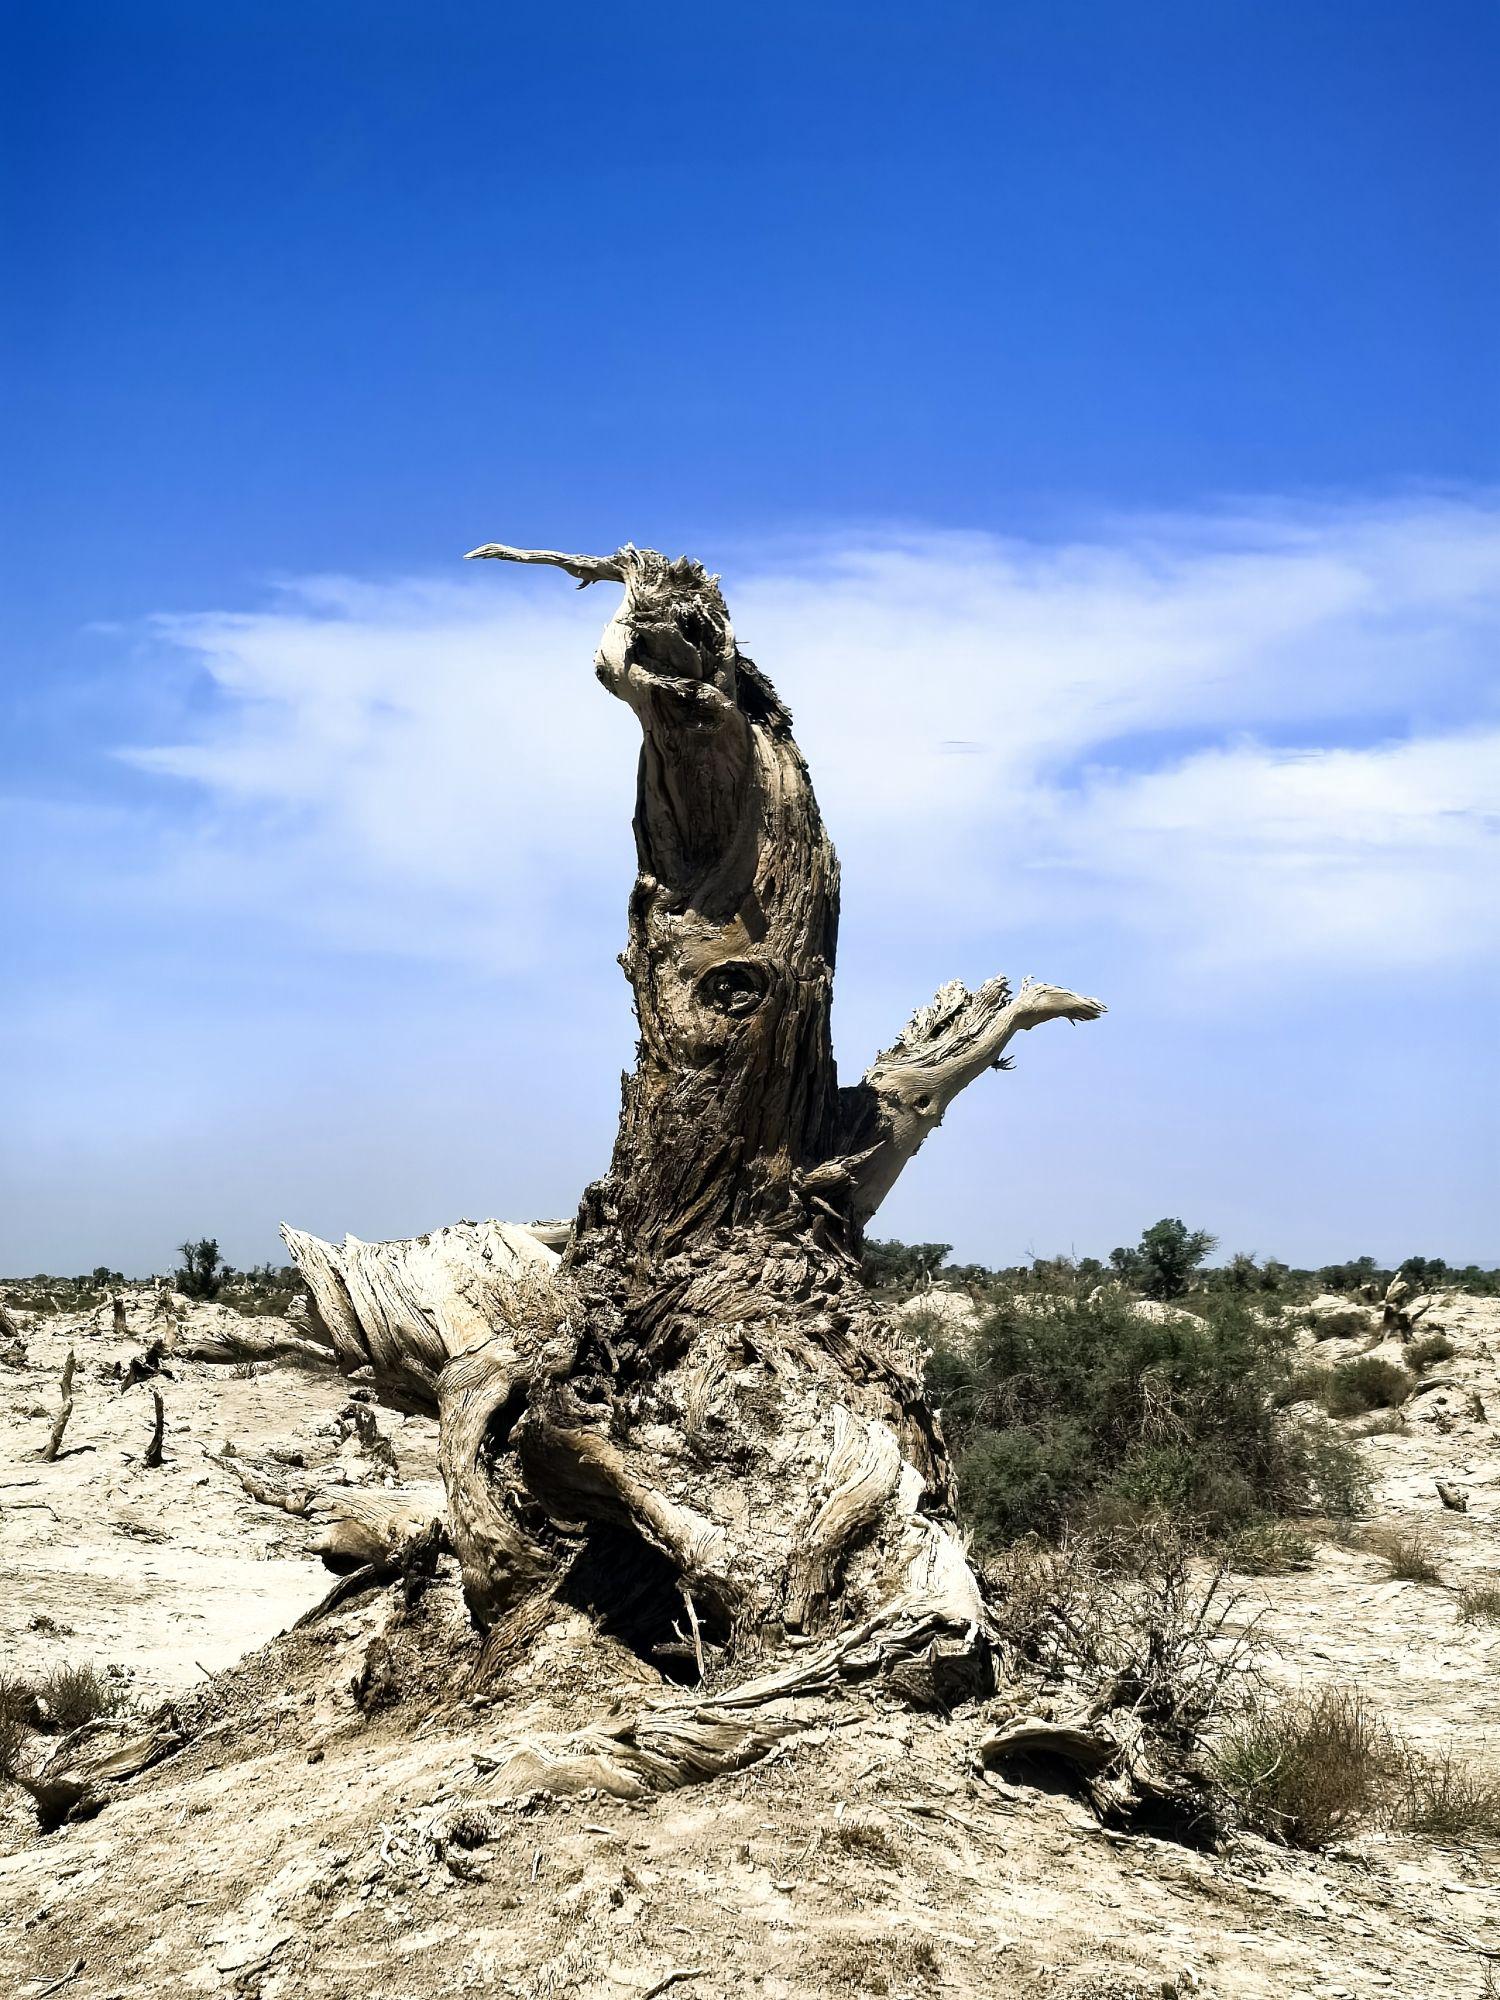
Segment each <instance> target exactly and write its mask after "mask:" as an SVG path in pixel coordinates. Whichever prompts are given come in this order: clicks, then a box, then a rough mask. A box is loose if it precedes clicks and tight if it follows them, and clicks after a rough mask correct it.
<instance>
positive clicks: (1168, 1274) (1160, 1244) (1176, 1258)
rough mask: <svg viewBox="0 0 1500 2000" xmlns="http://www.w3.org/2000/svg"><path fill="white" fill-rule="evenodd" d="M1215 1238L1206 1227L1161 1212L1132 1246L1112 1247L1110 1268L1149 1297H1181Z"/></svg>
mask: <svg viewBox="0 0 1500 2000" xmlns="http://www.w3.org/2000/svg"><path fill="white" fill-rule="evenodd" d="M1216 1241H1217V1238H1215V1237H1213V1236H1210V1235H1209V1233H1208V1231H1207V1230H1206V1229H1189V1228H1188V1226H1187V1224H1186V1223H1185V1222H1183V1221H1181V1220H1180V1219H1179V1218H1178V1217H1177V1216H1175V1215H1164V1216H1163V1217H1162V1219H1161V1221H1160V1222H1153V1223H1152V1225H1151V1227H1150V1228H1149V1229H1143V1230H1142V1231H1141V1240H1140V1242H1139V1243H1138V1244H1136V1245H1135V1247H1134V1248H1133V1249H1125V1248H1119V1249H1115V1250H1111V1251H1110V1253H1109V1262H1110V1268H1111V1269H1112V1270H1113V1271H1114V1272H1115V1274H1116V1275H1117V1276H1118V1277H1120V1278H1123V1279H1124V1280H1125V1281H1126V1283H1127V1284H1132V1285H1138V1286H1139V1287H1140V1289H1141V1290H1142V1291H1143V1292H1144V1293H1145V1295H1146V1297H1147V1298H1148V1299H1180V1298H1181V1297H1182V1295H1183V1293H1184V1292H1185V1291H1186V1290H1187V1288H1188V1286H1189V1284H1190V1283H1191V1282H1192V1279H1193V1274H1194V1273H1195V1272H1196V1271H1197V1269H1198V1267H1199V1266H1200V1265H1201V1264H1202V1262H1203V1260H1204V1258H1205V1257H1207V1256H1208V1254H1209V1252H1210V1251H1211V1250H1212V1249H1213V1247H1214V1244H1215V1242H1216Z"/></svg>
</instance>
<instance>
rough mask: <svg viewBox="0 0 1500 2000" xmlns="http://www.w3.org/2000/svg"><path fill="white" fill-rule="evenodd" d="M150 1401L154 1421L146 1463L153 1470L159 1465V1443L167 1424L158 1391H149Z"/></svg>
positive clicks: (147, 1448)
mask: <svg viewBox="0 0 1500 2000" xmlns="http://www.w3.org/2000/svg"><path fill="white" fill-rule="evenodd" d="M151 1400H152V1402H153V1403H154V1404H155V1405H156V1421H155V1423H154V1424H153V1426H152V1430H151V1442H150V1444H148V1445H147V1447H146V1463H147V1465H149V1466H150V1467H152V1469H153V1470H154V1469H155V1468H156V1467H157V1466H159V1465H160V1464H161V1442H162V1433H163V1432H164V1431H165V1429H166V1424H167V1406H166V1404H165V1403H164V1402H163V1401H162V1398H161V1390H160V1389H153V1390H152V1391H151Z"/></svg>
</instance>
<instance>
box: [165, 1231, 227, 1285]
mask: <svg viewBox="0 0 1500 2000" xmlns="http://www.w3.org/2000/svg"><path fill="white" fill-rule="evenodd" d="M177 1253H178V1255H179V1256H180V1257H181V1258H182V1263H181V1265H180V1267H179V1268H178V1270H177V1271H176V1272H174V1274H173V1278H172V1282H173V1284H174V1285H175V1286H176V1287H177V1289H178V1291H179V1292H181V1293H182V1294H183V1296H184V1297H185V1298H189V1299H216V1298H217V1297H218V1296H219V1292H220V1289H221V1287H222V1286H223V1283H224V1280H225V1279H226V1278H227V1277H228V1276H229V1269H228V1266H227V1265H226V1264H225V1262H224V1259H223V1258H222V1257H221V1256H220V1254H219V1245H218V1240H217V1238H216V1237H212V1236H205V1237H204V1238H203V1239H202V1240H201V1241H200V1242H198V1243H180V1244H179V1245H178V1246H177Z"/></svg>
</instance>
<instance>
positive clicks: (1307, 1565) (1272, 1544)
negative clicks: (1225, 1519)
mask: <svg viewBox="0 0 1500 2000" xmlns="http://www.w3.org/2000/svg"><path fill="white" fill-rule="evenodd" d="M1315 1552H1316V1545H1315V1543H1314V1542H1313V1540H1312V1537H1311V1536H1310V1535H1304V1534H1303V1533H1302V1531H1301V1529H1300V1528H1296V1527H1294V1526H1293V1525H1292V1523H1291V1522H1290V1521H1252V1522H1251V1524H1250V1526H1249V1527H1248V1528H1241V1529H1240V1531H1239V1533H1238V1534H1237V1535H1232V1536H1231V1537H1230V1539H1229V1541H1228V1543H1227V1544H1226V1546H1225V1550H1224V1557H1225V1561H1226V1562H1227V1563H1228V1565H1229V1567H1230V1568H1231V1569H1232V1570H1234V1571H1236V1572H1237V1574H1239V1575H1240V1576H1285V1575H1286V1574H1287V1573H1288V1572H1289V1571H1291V1570H1295V1569H1311V1568H1312V1564H1313V1556H1314V1554H1315Z"/></svg>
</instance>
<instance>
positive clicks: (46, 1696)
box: [36, 1660, 135, 1734]
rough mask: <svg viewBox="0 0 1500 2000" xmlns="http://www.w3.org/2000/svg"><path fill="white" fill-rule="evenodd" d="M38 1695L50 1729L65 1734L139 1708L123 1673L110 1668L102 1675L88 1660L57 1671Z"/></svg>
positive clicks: (39, 1688)
mask: <svg viewBox="0 0 1500 2000" xmlns="http://www.w3.org/2000/svg"><path fill="white" fill-rule="evenodd" d="M36 1695H37V1711H38V1714H39V1715H41V1716H42V1717H43V1719H44V1720H45V1723H46V1726H47V1727H48V1728H49V1729H55V1730H58V1731H59V1732H61V1733H63V1734H66V1733H67V1731H68V1730H70V1729H81V1728H82V1727H83V1725H84V1723H86V1722H97V1721H98V1720H99V1718H100V1717H101V1716H106V1715H123V1714H125V1713H127V1712H128V1711H129V1710H130V1709H132V1708H134V1707H135V1698H134V1696H133V1695H132V1694H131V1692H130V1687H129V1683H128V1680H127V1677H126V1674H125V1672H124V1670H123V1669H121V1668H119V1667H106V1668H105V1669H104V1671H103V1672H102V1673H101V1672H100V1670H99V1669H98V1668H97V1667H96V1666H93V1665H92V1664H90V1663H89V1662H88V1661H86V1660H78V1661H69V1662H68V1663H67V1664H66V1665H64V1666H61V1667H54V1668H53V1669H52V1671H51V1672H50V1673H48V1674H46V1675H44V1676H43V1678H42V1679H41V1680H40V1681H39V1682H38V1683H37V1688H36Z"/></svg>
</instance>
